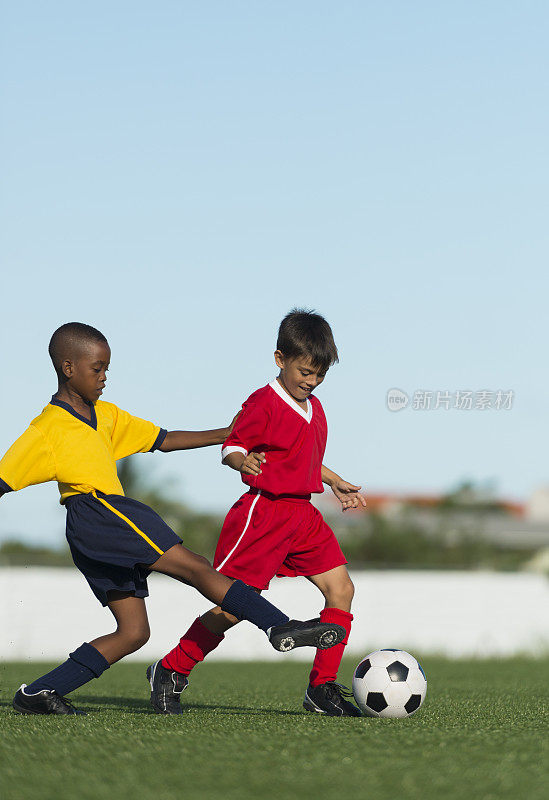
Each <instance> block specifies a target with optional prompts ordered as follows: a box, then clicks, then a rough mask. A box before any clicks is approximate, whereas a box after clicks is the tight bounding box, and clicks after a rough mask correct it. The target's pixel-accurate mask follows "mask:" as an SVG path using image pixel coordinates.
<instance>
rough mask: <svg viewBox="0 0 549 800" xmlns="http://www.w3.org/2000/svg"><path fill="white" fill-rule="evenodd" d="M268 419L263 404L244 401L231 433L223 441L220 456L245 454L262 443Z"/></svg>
mask: <svg viewBox="0 0 549 800" xmlns="http://www.w3.org/2000/svg"><path fill="white" fill-rule="evenodd" d="M268 421H269V415H268V411H267V409H266V408H265V406H264V405H262V404H260V403H253V402H249V401H246V402H245V403H244V405H243V406H242V411H241V412H240V416H239V417H238V419H237V421H236V423H235V426H234V428H233V430H232V432H231V434H230V435H229V437H228V438H227V439H226V440H225V441H224V443H223V449H222V451H221V458H222V459H223V458H226V456H228V455H229V454H230V453H243V454H244V455H245V456H247V455H248V453H250V452H251V451H252V450H254V449H255V448H256V447H257V446H258V445H261V444H263V443H264V434H265V431H266V429H267V425H268Z"/></svg>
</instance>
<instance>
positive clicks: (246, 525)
mask: <svg viewBox="0 0 549 800" xmlns="http://www.w3.org/2000/svg"><path fill="white" fill-rule="evenodd" d="M260 497H261V491H260V490H259V491H258V492H257V494H256V496H255V499H254V501H253V503H252V504H251V506H250V510H249V511H248V519H247V520H246V524H245V525H244V530H243V531H242V533H241V534H240V536H239V537H238V541H237V543H236V544H235V546H234V547H233V549H232V550H231V552H230V553H229V554H228V555H227V556H225V558H224V559H223V561H222V562H221V564H220V565H219V566H218V567H216V570H217V571H218V572H219V570H220V569H221V567H224V566H225V564H226V563H227V561H228V560H229V558H230V557H231V556H232V554H233V553H234V551H235V550H236V548H237V547H238V545H239V544H240V542H241V541H242V537H243V536H244V534H245V533H246V531H247V530H248V525H249V524H250V520H251V518H252V511H253V510H254V507H255V504H256V503H257V501H258V500H259V498H260Z"/></svg>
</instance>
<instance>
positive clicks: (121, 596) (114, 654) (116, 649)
mask: <svg viewBox="0 0 549 800" xmlns="http://www.w3.org/2000/svg"><path fill="white" fill-rule="evenodd" d="M108 598H109V603H108V607H109V609H110V610H111V612H112V614H113V616H114V618H115V620H116V626H117V627H116V630H115V631H114V633H108V634H107V635H106V636H100V637H99V638H98V639H94V640H93V642H90V644H91V645H93V647H95V649H96V650H99V652H100V653H101V655H102V656H103V657H104V658H106V659H107V661H108V662H109V664H114V663H116V662H117V661H120V659H121V658H124V656H127V655H129V653H134V652H135V651H136V650H139V648H140V647H143V645H144V644H146V643H147V642H148V640H149V636H150V629H149V621H148V619H147V609H146V606H145V601H144V599H143V598H142V597H134V596H133V595H132V594H129V593H128V592H115V591H113V592H109V595H108Z"/></svg>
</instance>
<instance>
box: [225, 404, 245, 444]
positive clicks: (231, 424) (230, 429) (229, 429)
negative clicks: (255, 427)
mask: <svg viewBox="0 0 549 800" xmlns="http://www.w3.org/2000/svg"><path fill="white" fill-rule="evenodd" d="M241 413H242V411H238V412H237V413H236V414H235V415H234V417H233V419H232V422H231V423H230V424H229V425H227V427H226V428H225V432H226V434H227V435H226V436H225V439H228V438H229V436H230V435H231V433H232V432H233V428H234V426H235V422H236V421H237V419H238V418H239V416H240V414H241ZM225 439H223V442H224V441H225ZM223 442H222V443H221V444H223Z"/></svg>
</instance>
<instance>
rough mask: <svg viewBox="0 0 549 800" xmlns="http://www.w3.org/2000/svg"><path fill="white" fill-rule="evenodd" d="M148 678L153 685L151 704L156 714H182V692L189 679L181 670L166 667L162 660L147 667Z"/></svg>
mask: <svg viewBox="0 0 549 800" xmlns="http://www.w3.org/2000/svg"><path fill="white" fill-rule="evenodd" d="M147 680H148V681H149V683H150V685H151V706H152V707H153V708H154V711H155V713H156V714H182V713H183V710H182V708H181V705H180V703H179V700H180V697H181V692H183V691H184V690H185V689H186V688H187V686H188V685H189V679H188V678H187V676H186V675H182V674H181V673H180V672H174V671H173V670H171V669H166V667H163V666H162V663H161V662H160V661H157V662H156V664H151V666H150V667H147Z"/></svg>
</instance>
